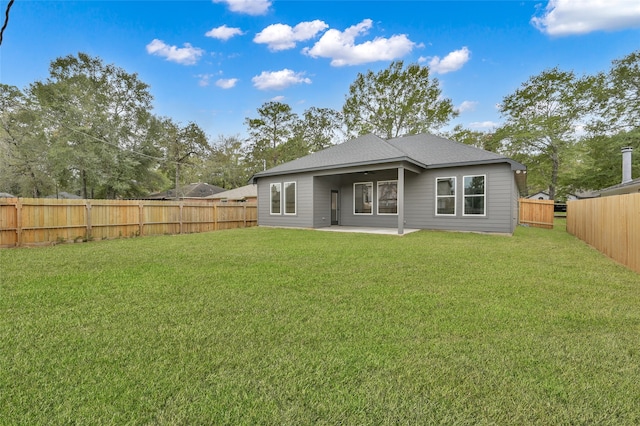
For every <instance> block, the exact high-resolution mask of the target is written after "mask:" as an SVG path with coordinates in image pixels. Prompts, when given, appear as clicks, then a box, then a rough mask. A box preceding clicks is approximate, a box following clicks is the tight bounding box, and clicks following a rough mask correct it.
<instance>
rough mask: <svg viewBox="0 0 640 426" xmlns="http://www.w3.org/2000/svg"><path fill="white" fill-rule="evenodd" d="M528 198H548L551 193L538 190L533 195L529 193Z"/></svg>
mask: <svg viewBox="0 0 640 426" xmlns="http://www.w3.org/2000/svg"><path fill="white" fill-rule="evenodd" d="M527 198H529V199H531V200H548V199H549V194H548V193H547V192H544V191H540V192H536V193H535V194H533V195H529V196H528V197H527Z"/></svg>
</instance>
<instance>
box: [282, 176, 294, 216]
mask: <svg viewBox="0 0 640 426" xmlns="http://www.w3.org/2000/svg"><path fill="white" fill-rule="evenodd" d="M284 214H296V183H295V182H285V183H284Z"/></svg>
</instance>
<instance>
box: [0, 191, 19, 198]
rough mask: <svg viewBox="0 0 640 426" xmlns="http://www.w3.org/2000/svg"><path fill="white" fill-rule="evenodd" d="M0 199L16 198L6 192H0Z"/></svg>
mask: <svg viewBox="0 0 640 426" xmlns="http://www.w3.org/2000/svg"><path fill="white" fill-rule="evenodd" d="M0 198H16V196H15V195H11V194H9V193H8V192H0Z"/></svg>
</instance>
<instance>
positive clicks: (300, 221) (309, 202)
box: [258, 163, 518, 234]
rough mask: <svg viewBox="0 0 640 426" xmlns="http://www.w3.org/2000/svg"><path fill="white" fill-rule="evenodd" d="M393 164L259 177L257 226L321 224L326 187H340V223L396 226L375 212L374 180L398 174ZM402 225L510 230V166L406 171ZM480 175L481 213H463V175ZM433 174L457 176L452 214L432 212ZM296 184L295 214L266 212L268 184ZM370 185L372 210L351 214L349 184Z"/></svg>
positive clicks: (513, 198)
mask: <svg viewBox="0 0 640 426" xmlns="http://www.w3.org/2000/svg"><path fill="white" fill-rule="evenodd" d="M397 165H399V164H393V165H389V166H390V168H388V169H385V170H373V171H370V172H369V173H368V174H366V175H365V174H364V173H362V171H363V169H355V168H354V169H352V168H348V169H342V170H339V171H338V170H336V171H335V173H336V174H334V175H324V176H320V175H317V173H316V174H315V176H314V173H301V174H291V175H281V176H269V177H260V178H259V179H258V224H259V225H262V226H285V227H286V226H289V227H300V228H320V227H325V226H330V225H331V191H332V190H338V191H339V197H340V198H339V204H340V206H339V207H340V208H339V224H340V225H342V226H366V227H385V228H395V227H397V226H398V216H397V215H379V214H378V212H377V202H378V182H380V181H386V180H395V179H397V178H398V170H397ZM404 175H405V193H404V221H405V223H404V227H405V228H418V229H435V230H454V231H474V232H496V233H509V234H510V233H513V231H514V229H515V226H516V224H517V217H518V216H517V214H518V211H517V209H518V190H517V188H516V184H515V179H514V174H513V171H512V170H511V166H510V165H509V164H507V163H499V164H489V165H476V166H465V167H449V168H441V169H427V170H423V171H422V172H421V173H415V172H412V171H409V170H405V174H404ZM475 175H485V176H486V181H485V190H486V210H485V211H486V214H485V215H484V216H464V215H463V205H464V194H463V177H464V176H475ZM437 177H455V178H456V214H455V216H436V214H435V206H436V196H435V182H436V178H437ZM291 181H294V182H296V190H297V194H296V195H297V199H296V208H297V214H296V215H285V214H279V215H271V214H270V203H269V191H270V184H271V183H281V184H282V185H283V186H282V188H283V191H284V183H285V182H291ZM358 182H371V183H372V184H373V214H371V215H356V214H354V211H353V184H354V183H358Z"/></svg>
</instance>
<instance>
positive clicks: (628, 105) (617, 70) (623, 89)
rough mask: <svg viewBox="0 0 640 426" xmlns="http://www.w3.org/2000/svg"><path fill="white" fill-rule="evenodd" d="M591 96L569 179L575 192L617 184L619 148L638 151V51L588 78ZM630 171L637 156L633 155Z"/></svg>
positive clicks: (637, 165) (638, 162)
mask: <svg viewBox="0 0 640 426" xmlns="http://www.w3.org/2000/svg"><path fill="white" fill-rule="evenodd" d="M587 81H588V83H589V92H588V93H589V96H590V98H589V99H590V105H589V110H590V116H589V118H590V120H589V123H588V126H587V131H588V135H587V137H585V138H584V140H582V141H581V142H580V144H579V148H580V153H581V154H582V155H581V162H580V163H579V164H578V167H577V172H576V173H575V176H573V177H572V178H571V180H570V184H571V186H572V187H574V188H576V189H599V188H605V187H608V186H611V185H615V184H617V183H620V178H621V173H620V169H621V164H622V161H621V148H623V147H627V146H630V147H632V148H634V150H636V151H638V150H640V50H638V51H635V52H632V53H630V54H629V55H627V56H626V57H624V58H622V59H618V60H614V61H613V62H612V66H611V69H610V70H609V71H608V72H606V73H605V72H601V73H598V74H596V75H594V76H592V77H588V79H587ZM633 162H634V167H633V168H632V169H633V170H639V169H640V157H639V156H637V155H635V156H633Z"/></svg>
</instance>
